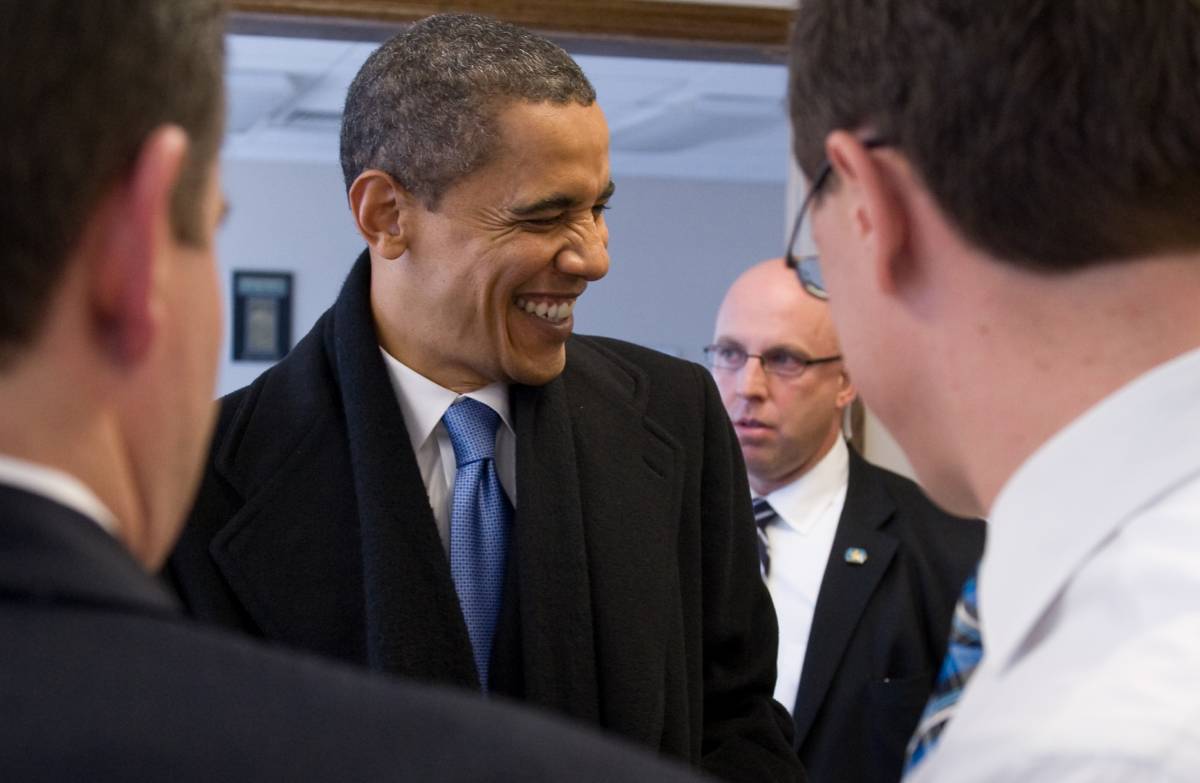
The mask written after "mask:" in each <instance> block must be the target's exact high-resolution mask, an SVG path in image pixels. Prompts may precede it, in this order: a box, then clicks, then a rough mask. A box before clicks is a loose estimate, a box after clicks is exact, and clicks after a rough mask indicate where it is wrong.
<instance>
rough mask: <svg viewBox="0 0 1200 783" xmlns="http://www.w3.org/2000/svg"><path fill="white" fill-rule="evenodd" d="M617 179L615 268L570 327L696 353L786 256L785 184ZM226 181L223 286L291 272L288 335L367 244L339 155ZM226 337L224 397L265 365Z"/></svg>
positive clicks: (241, 167) (243, 167) (268, 167)
mask: <svg viewBox="0 0 1200 783" xmlns="http://www.w3.org/2000/svg"><path fill="white" fill-rule="evenodd" d="M616 180H617V194H616V197H615V198H614V199H613V201H612V206H613V209H612V210H611V211H609V212H608V213H607V215H606V217H607V219H608V221H609V227H610V235H611V240H610V246H609V249H610V253H611V256H612V267H611V270H610V272H609V274H608V277H606V278H605V279H603V280H601V281H599V282H597V283H593V284H592V285H591V287H590V288H589V289H588V292H587V293H586V294H585V295H584V296H583V298H582V299H581V300H580V303H579V306H578V309H577V310H576V323H577V327H576V329H577V331H579V332H583V333H588V334H604V335H609V336H613V337H620V338H622V339H626V340H631V341H633V342H638V343H642V344H644V345H649V346H652V347H655V348H658V349H660V350H665V351H667V352H670V353H675V354H677V355H681V356H684V357H686V358H689V359H694V360H699V359H700V356H701V354H700V348H701V347H702V346H703V345H705V344H706V343H707V342H708V341H709V339H710V338H711V336H712V319H713V316H714V314H715V312H716V308H717V306H718V304H719V303H720V300H721V296H722V295H723V294H724V291H725V288H726V286H728V284H729V283H730V282H732V281H733V278H734V277H736V276H737V274H738V273H739V272H740V271H741V270H742V269H744V268H745V267H747V266H749V265H750V264H752V263H754V262H755V261H758V260H761V259H763V258H768V257H770V256H775V255H779V254H781V253H782V251H783V237H782V234H783V227H782V226H783V221H782V219H781V217H780V216H781V215H782V214H783V211H784V192H785V188H784V186H783V185H782V184H780V185H770V184H754V185H744V184H732V183H717V182H697V181H680V180H664V179H649V178H636V177H628V176H620V175H619V174H618V176H617V177H616ZM224 188H225V193H226V196H227V198H228V199H229V202H230V205H231V207H232V211H231V213H230V215H229V218H228V220H227V222H226V225H225V228H224V229H223V230H222V233H221V237H220V240H219V251H220V255H221V269H222V277H223V283H224V285H225V287H226V289H228V287H229V285H230V281H231V279H232V270H234V269H253V270H280V271H291V272H293V273H294V275H295V277H294V288H293V302H294V311H293V342H294V341H296V340H298V339H299V338H300V337H301V336H303V335H304V334H305V333H306V332H307V331H308V329H309V327H310V326H311V325H312V323H313V322H314V321H315V320H316V319H317V317H318V316H320V314H321V313H322V312H324V310H325V309H326V308H327V307H328V306H329V305H330V304H331V303H332V302H333V300H334V298H335V297H336V296H337V292H338V289H339V288H340V287H341V284H342V281H343V279H344V278H345V276H346V273H347V272H349V270H350V266H351V264H352V263H353V261H354V259H355V258H356V257H357V255H358V253H359V252H360V251H361V250H362V247H363V244H362V241H361V239H359V237H358V235H357V233H355V231H354V228H353V225H352V223H351V219H350V214H349V210H348V209H347V207H346V203H345V195H344V192H343V186H342V181H341V172H340V170H339V169H338V167H337V166H336V165H334V164H314V163H277V162H262V161H245V160H226V161H225V162H224ZM227 293H228V291H227ZM226 316H227V318H229V319H231V318H232V314H231V312H230V308H229V306H228V304H227V306H226ZM227 332H228V329H227ZM229 343H230V340H229V335H228V333H227V334H226V338H225V347H224V350H223V352H222V360H221V370H220V377H219V382H218V383H219V385H218V391H219V393H221V394H224V393H226V392H229V391H232V390H233V389H236V388H238V387H240V386H243V385H245V384H247V383H249V382H250V381H251V380H253V379H254V378H255V377H256V376H257V375H258V374H259V373H261V372H262V371H263V370H264V369H266V367H267V366H268V365H267V364H265V363H261V362H233V361H232V360H231V351H230V345H229Z"/></svg>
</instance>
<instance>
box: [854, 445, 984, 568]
mask: <svg viewBox="0 0 1200 783" xmlns="http://www.w3.org/2000/svg"><path fill="white" fill-rule="evenodd" d="M847 492H874V493H881V494H882V496H883V497H885V498H886V502H888V503H890V504H891V505H892V506H893V507H894V509H895V513H896V516H897V518H898V520H899V522H900V524H899V525H895V526H893V529H894V531H895V532H896V534H897V535H899V536H900V537H901V539H903V540H908V541H909V542H910V543H911V544H913V545H916V546H920V547H922V548H926V549H930V550H931V551H941V550H947V551H951V552H957V553H961V557H964V558H967V559H969V560H971V561H972V565H974V562H975V561H977V560H978V558H979V556H980V555H981V554H982V551H983V540H984V535H985V533H986V529H985V524H984V522H983V520H980V519H968V518H964V517H958V516H955V515H953V514H950V513H948V512H946V511H945V510H943V509H942V508H941V507H939V506H938V505H937V504H936V503H934V502H933V501H932V500H930V499H929V496H928V495H926V494H925V491H924V490H923V489H921V487H920V486H919V485H918V484H917V483H916V482H915V481H913V480H912V479H909V478H907V477H906V476H902V475H900V474H899V473H896V472H894V471H891V470H888V469H887V468H884V467H882V466H880V465H876V464H874V463H872V462H868V461H867V460H866V459H865V458H864V457H862V456H860V455H858V454H857V453H853V454H852V456H851V468H850V483H849V486H848V488H847Z"/></svg>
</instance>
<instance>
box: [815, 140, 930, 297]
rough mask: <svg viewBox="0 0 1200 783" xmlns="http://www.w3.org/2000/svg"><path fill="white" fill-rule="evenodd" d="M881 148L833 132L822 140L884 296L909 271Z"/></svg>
mask: <svg viewBox="0 0 1200 783" xmlns="http://www.w3.org/2000/svg"><path fill="white" fill-rule="evenodd" d="M881 152H882V153H886V152H887V150H886V148H885V149H883V150H880V149H875V150H872V149H868V148H867V147H866V146H864V145H863V143H862V141H861V140H860V139H859V138H858V137H857V136H855V135H853V134H851V133H848V132H846V131H841V130H839V131H834V132H833V133H830V134H829V137H828V138H827V139H826V140H825V154H826V156H827V157H828V160H829V164H830V165H831V166H832V167H833V172H834V175H835V176H836V177H837V182H838V187H840V188H846V189H847V190H848V191H849V193H848V194H847V195H848V199H847V201H846V202H845V203H846V204H847V205H848V209H849V210H850V214H849V224H850V230H851V231H852V232H853V233H854V238H855V239H856V240H857V241H858V242H859V243H860V245H859V246H860V248H861V249H862V250H863V251H864V253H863V255H864V257H866V258H868V259H869V260H870V262H871V264H872V267H873V269H874V272H875V278H876V282H877V283H878V285H879V286H880V289H881V290H882V291H884V292H886V293H896V292H897V291H898V289H899V287H900V286H901V284H902V283H903V282H904V277H905V276H906V275H907V274H908V273H909V271H910V270H909V269H907V267H906V263H907V262H908V260H909V259H907V257H906V255H905V250H906V245H907V240H908V215H907V212H906V210H905V208H904V202H903V200H902V199H901V198H900V193H899V189H898V187H897V182H896V179H895V177H894V176H893V171H892V168H891V167H890V166H887V165H884V164H883V163H881V161H880V160H879V157H878V156H879V155H880V154H881Z"/></svg>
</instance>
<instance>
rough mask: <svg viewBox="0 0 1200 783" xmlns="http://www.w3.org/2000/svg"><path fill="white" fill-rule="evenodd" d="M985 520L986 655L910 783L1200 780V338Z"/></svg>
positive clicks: (1013, 485)
mask: <svg viewBox="0 0 1200 783" xmlns="http://www.w3.org/2000/svg"><path fill="white" fill-rule="evenodd" d="M990 520H991V522H990V524H989V527H988V541H987V552H986V554H985V556H984V559H983V562H982V564H981V567H980V572H979V583H978V588H979V592H978V596H979V615H980V623H981V632H982V638H983V649H984V655H983V660H982V662H981V664H980V666H979V669H977V670H976V672H975V675H974V677H973V678H972V679H971V681H970V682H969V683H968V685H967V688H966V691H965V692H964V694H963V698H962V701H961V702H960V703H959V708H958V710H957V712H956V714H955V715H954V717H953V718H952V719H951V721H950V723H949V724H948V725H947V727H946V730H945V732H944V733H943V735H942V739H941V742H940V744H939V745H938V746H937V747H936V748H934V750H933V752H932V753H931V754H930V755H929V757H928V758H927V759H926V760H925V761H924V762H922V764H921V765H920V766H919V767H918V768H917V769H916V770H915V772H914V774H913V775H912V778H911V779H912V781H913V783H928V781H946V782H947V783H950V782H953V783H971V782H973V781H1022V782H1023V783H1031V782H1032V783H1037V782H1040V781H1046V782H1047V783H1049V782H1050V781H1053V783H1073V782H1074V781H1089V783H1095V782H1097V781H1113V783H1116V782H1117V781H1120V783H1140V782H1141V781H1196V780H1200V350H1197V351H1193V352H1190V353H1188V354H1185V355H1183V356H1181V357H1178V358H1176V359H1174V360H1173V361H1170V362H1168V363H1166V364H1163V365H1161V366H1159V367H1157V368H1155V369H1154V370H1152V371H1150V372H1148V373H1146V374H1144V375H1142V376H1141V377H1140V378H1138V379H1136V380H1135V381H1133V382H1132V383H1130V384H1128V385H1127V386H1125V387H1124V388H1122V389H1120V390H1118V391H1117V392H1115V393H1114V394H1112V395H1110V396H1109V397H1108V398H1107V399H1105V400H1103V401H1102V402H1101V403H1099V404H1098V405H1096V406H1095V407H1093V408H1092V409H1091V410H1089V411H1087V412H1086V413H1084V414H1083V415H1082V416H1080V417H1079V418H1078V419H1076V420H1075V421H1074V422H1073V423H1072V424H1070V425H1068V426H1067V427H1066V428H1064V429H1063V430H1062V431H1060V432H1059V433H1058V434H1057V435H1055V436H1054V437H1053V438H1051V439H1050V440H1049V441H1047V442H1046V443H1045V444H1043V445H1042V446H1041V448H1040V449H1038V451H1037V452H1035V453H1034V454H1033V455H1032V456H1031V457H1030V458H1029V459H1028V460H1027V461H1026V462H1025V464H1024V465H1022V466H1021V468H1020V469H1019V470H1018V471H1017V472H1016V473H1015V474H1014V475H1013V476H1012V477H1011V478H1010V479H1009V481H1008V483H1007V484H1006V485H1005V487H1004V488H1003V490H1002V491H1001V493H1000V495H999V496H998V497H997V499H996V503H995V505H994V507H993V509H992V514H991V515H990Z"/></svg>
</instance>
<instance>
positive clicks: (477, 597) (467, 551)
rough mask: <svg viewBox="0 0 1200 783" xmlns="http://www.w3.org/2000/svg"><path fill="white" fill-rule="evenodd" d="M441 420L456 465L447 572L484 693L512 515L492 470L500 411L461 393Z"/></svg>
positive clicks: (505, 496)
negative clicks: (452, 582)
mask: <svg viewBox="0 0 1200 783" xmlns="http://www.w3.org/2000/svg"><path fill="white" fill-rule="evenodd" d="M442 423H443V424H445V425H446V430H447V431H448V432H449V433H450V443H451V444H453V445H454V459H455V462H456V463H457V464H458V473H457V475H456V476H455V478H454V503H453V506H452V508H451V511H450V574H451V576H453V578H454V587H455V589H456V590H457V592H458V602H459V604H460V605H461V606H462V612H463V618H464V619H465V620H466V621H467V633H468V634H469V635H470V637H471V647H472V648H473V649H474V652H475V668H476V671H478V672H479V684H480V687H481V688H482V690H483V692H484V693H487V690H488V664H489V663H490V661H491V657H492V640H493V638H494V637H495V635H496V622H497V620H498V619H499V617H500V603H501V600H502V598H503V596H504V564H505V561H506V559H507V556H508V534H509V528H510V527H511V525H512V516H513V510H512V505H511V504H510V503H509V501H508V496H507V495H505V494H504V488H503V487H502V486H501V485H500V477H499V476H498V475H497V474H496V460H495V451H496V427H497V425H498V424H499V423H500V415H499V414H498V413H496V412H495V411H494V410H492V409H491V408H489V407H488V406H486V405H484V404H483V403H482V402H479V401H478V400H473V399H471V398H469V397H460V398H459V399H458V400H457V401H455V403H454V404H453V405H451V406H450V407H449V408H448V409H447V410H446V413H445V415H443V416H442Z"/></svg>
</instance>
